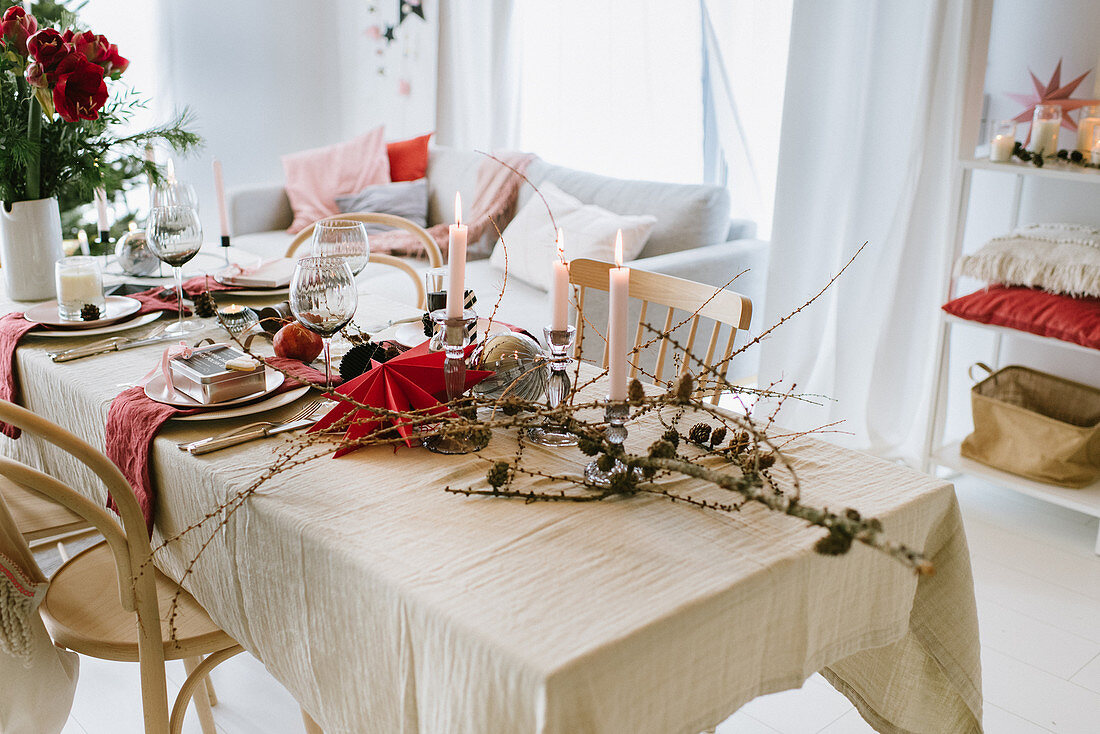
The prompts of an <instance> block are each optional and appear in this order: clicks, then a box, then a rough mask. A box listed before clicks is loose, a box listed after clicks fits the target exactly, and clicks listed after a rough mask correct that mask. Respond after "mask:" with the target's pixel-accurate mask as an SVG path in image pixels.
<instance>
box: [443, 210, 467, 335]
mask: <svg viewBox="0 0 1100 734" xmlns="http://www.w3.org/2000/svg"><path fill="white" fill-rule="evenodd" d="M468 233H469V228H468V227H467V226H466V225H465V224H463V223H462V197H461V196H460V195H459V194H458V192H457V191H456V192H455V223H454V224H452V225H451V227H450V230H449V232H448V234H449V237H448V241H447V316H448V317H449V318H461V317H462V309H463V306H465V303H464V300H465V299H464V296H465V293H466V236H467V234H468Z"/></svg>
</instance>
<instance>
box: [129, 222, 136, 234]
mask: <svg viewBox="0 0 1100 734" xmlns="http://www.w3.org/2000/svg"><path fill="white" fill-rule="evenodd" d="M130 231H131V232H137V224H135V223H134V220H133V219H131V220H130Z"/></svg>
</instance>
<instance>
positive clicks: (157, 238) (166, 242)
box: [146, 206, 203, 336]
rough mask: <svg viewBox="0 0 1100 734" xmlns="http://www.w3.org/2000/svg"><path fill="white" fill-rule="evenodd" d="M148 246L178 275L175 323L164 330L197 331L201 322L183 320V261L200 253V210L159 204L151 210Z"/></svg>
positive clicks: (171, 331)
mask: <svg viewBox="0 0 1100 734" xmlns="http://www.w3.org/2000/svg"><path fill="white" fill-rule="evenodd" d="M146 237H147V238H148V240H149V249H150V250H152V251H153V254H154V255H156V256H157V257H158V258H160V259H161V261H162V262H166V263H168V264H169V265H171V266H172V270H173V272H174V273H175V276H176V298H177V302H178V303H179V311H178V313H177V315H176V323H174V324H172V325H171V326H169V327H168V328H167V329H165V330H164V331H165V333H167V334H173V335H180V336H182V335H183V334H187V333H188V332H192V331H197V330H199V329H201V328H203V327H202V324H199V323H196V322H194V321H184V319H183V264H184V263H185V262H187V261H189V260H190V259H191V258H193V257H194V256H195V255H197V254H198V252H199V248H200V247H202V224H201V223H200V222H199V215H198V212H196V211H195V208H194V207H190V206H158V207H154V208H153V211H152V212H150V213H149V224H148V226H147V227H146Z"/></svg>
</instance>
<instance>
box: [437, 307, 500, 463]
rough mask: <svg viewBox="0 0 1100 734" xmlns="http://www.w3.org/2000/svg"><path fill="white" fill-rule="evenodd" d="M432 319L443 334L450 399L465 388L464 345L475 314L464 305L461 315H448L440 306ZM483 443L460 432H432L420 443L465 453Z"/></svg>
mask: <svg viewBox="0 0 1100 734" xmlns="http://www.w3.org/2000/svg"><path fill="white" fill-rule="evenodd" d="M432 320H433V321H434V322H435V324H436V327H437V331H438V332H440V333H442V335H443V351H444V352H445V353H446V357H445V359H444V360H443V384H444V386H445V388H446V390H447V402H453V401H455V400H456V399H458V397H459V396H461V395H462V393H463V392H465V386H466V345H467V344H469V343H470V335H469V332H468V331H467V328H468V327H469V325H470V324H471V323H477V314H476V313H474V312H473V311H471V310H469V309H466V310H465V311H463V312H462V315H461V316H458V317H452V316H448V315H447V310H446V309H445V308H441V309H439V310H437V311H433V312H432ZM486 443H487V442H486V441H485V440H484V439H483V437H481V436H480V435H472V434H462V433H448V434H435V435H431V436H428V437H427V438H425V439H424V447H425V448H427V449H428V450H429V451H432V452H434V453H437V454H469V453H472V452H474V451H480V450H481V449H483V448H485V445H486Z"/></svg>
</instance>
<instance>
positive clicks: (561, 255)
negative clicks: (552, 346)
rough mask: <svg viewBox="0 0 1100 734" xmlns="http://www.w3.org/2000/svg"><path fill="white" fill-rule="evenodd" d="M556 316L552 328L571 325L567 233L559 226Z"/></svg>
mask: <svg viewBox="0 0 1100 734" xmlns="http://www.w3.org/2000/svg"><path fill="white" fill-rule="evenodd" d="M553 290H554V294H553V295H554V316H553V318H552V319H551V320H550V328H551V329H552V330H554V331H565V329H566V327H567V326H568V325H569V264H568V263H566V262H565V233H564V232H562V230H561V228H560V227H559V228H558V259H557V260H555V261H554V289H553Z"/></svg>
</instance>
